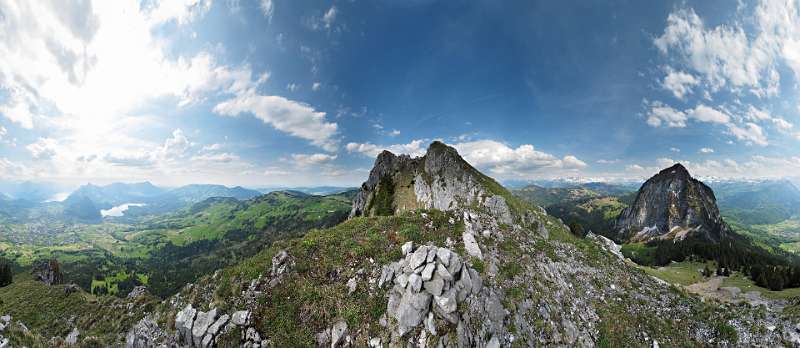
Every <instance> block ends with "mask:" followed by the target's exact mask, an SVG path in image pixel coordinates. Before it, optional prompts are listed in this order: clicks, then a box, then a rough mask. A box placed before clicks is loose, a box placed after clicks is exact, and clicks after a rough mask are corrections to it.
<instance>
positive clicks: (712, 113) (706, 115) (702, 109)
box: [686, 104, 731, 124]
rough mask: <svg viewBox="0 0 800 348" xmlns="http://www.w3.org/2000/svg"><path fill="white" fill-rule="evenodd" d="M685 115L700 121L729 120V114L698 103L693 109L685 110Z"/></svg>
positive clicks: (719, 121)
mask: <svg viewBox="0 0 800 348" xmlns="http://www.w3.org/2000/svg"><path fill="white" fill-rule="evenodd" d="M686 115H687V116H688V117H689V118H691V119H695V120H697V121H700V122H709V123H721V124H727V123H728V122H730V121H731V118H730V116H728V115H727V114H725V113H724V112H722V111H719V110H716V109H714V108H712V107H708V106H706V105H703V104H700V105H698V106H696V107H695V108H694V109H691V110H688V111H686Z"/></svg>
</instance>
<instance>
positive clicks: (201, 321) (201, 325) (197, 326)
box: [192, 308, 217, 347]
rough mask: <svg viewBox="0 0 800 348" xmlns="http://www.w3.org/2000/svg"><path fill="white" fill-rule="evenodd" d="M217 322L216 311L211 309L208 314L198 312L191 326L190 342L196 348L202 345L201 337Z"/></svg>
mask: <svg viewBox="0 0 800 348" xmlns="http://www.w3.org/2000/svg"><path fill="white" fill-rule="evenodd" d="M216 320H217V309H216V308H213V309H211V310H210V311H208V312H203V311H198V312H197V317H196V318H195V320H194V325H193V326H192V342H194V345H195V346H197V347H200V346H202V345H203V337H204V336H205V335H206V331H207V330H208V327H209V326H211V324H213V323H214V322H215V321H216Z"/></svg>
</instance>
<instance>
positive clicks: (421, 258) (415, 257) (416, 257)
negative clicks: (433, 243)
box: [408, 246, 428, 269]
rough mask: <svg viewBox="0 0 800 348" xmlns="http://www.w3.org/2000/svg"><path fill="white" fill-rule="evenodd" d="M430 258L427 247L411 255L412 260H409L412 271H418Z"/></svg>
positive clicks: (418, 249)
mask: <svg viewBox="0 0 800 348" xmlns="http://www.w3.org/2000/svg"><path fill="white" fill-rule="evenodd" d="M427 258H428V248H427V247H425V246H421V247H419V248H417V250H416V251H414V253H413V254H411V258H410V259H409V260H408V266H409V267H410V268H411V269H416V268H417V267H419V266H422V265H423V264H424V263H425V260H426V259H427Z"/></svg>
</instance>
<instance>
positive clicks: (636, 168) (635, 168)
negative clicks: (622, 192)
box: [625, 164, 644, 172]
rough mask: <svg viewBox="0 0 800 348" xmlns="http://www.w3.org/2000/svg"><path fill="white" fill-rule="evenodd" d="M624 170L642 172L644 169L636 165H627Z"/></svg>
mask: <svg viewBox="0 0 800 348" xmlns="http://www.w3.org/2000/svg"><path fill="white" fill-rule="evenodd" d="M625 170H626V171H629V172H642V171H644V167H642V166H640V165H638V164H629V165H627V166H625Z"/></svg>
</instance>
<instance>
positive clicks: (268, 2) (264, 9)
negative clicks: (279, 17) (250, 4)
mask: <svg viewBox="0 0 800 348" xmlns="http://www.w3.org/2000/svg"><path fill="white" fill-rule="evenodd" d="M273 12H275V6H274V4H273V3H272V0H261V13H262V14H263V15H264V17H267V18H272V13H273Z"/></svg>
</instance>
